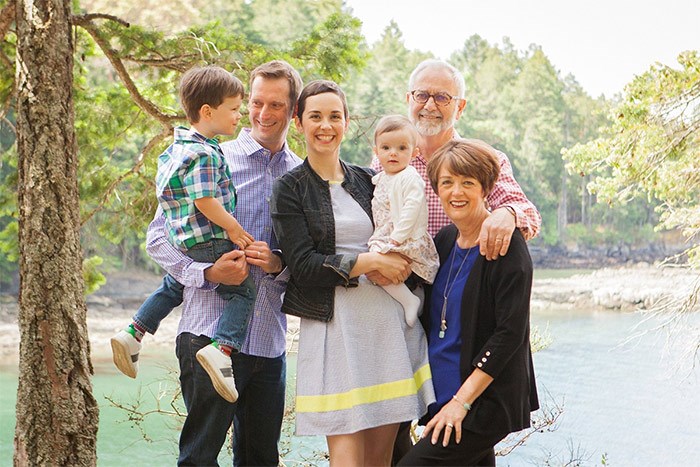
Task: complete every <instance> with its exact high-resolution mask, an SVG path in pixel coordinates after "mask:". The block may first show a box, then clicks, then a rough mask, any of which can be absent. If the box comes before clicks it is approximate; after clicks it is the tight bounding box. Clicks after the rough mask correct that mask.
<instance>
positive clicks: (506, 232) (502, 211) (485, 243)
mask: <svg viewBox="0 0 700 467" xmlns="http://www.w3.org/2000/svg"><path fill="white" fill-rule="evenodd" d="M514 231H515V216H514V215H513V213H512V212H511V211H510V210H509V209H507V208H498V209H496V210H495V211H493V212H492V213H491V215H490V216H489V217H487V218H486V220H485V221H484V223H483V224H481V232H479V253H481V254H482V255H483V256H485V257H486V259H487V260H489V261H491V260H494V259H496V258H498V255H501V256H504V255H505V254H506V253H507V252H508V247H510V239H511V237H512V236H513V232H514Z"/></svg>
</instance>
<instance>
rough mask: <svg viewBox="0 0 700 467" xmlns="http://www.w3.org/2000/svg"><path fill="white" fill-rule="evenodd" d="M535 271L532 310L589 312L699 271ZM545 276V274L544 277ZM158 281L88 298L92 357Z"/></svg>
mask: <svg viewBox="0 0 700 467" xmlns="http://www.w3.org/2000/svg"><path fill="white" fill-rule="evenodd" d="M542 275H543V274H541V273H539V272H538V271H536V275H535V280H534V283H533V289H532V301H531V303H532V309H533V311H535V312H537V311H538V310H556V309H567V308H590V309H598V310H600V309H607V310H624V311H631V310H636V309H649V308H651V307H652V306H654V305H655V304H658V303H660V302H661V301H663V300H669V299H682V298H683V297H685V296H687V294H688V293H689V291H690V290H692V287H697V286H698V284H700V271H692V270H689V269H687V268H682V267H663V268H660V267H656V266H652V265H650V264H648V263H638V264H636V265H633V266H626V267H607V268H603V269H597V270H593V271H585V270H584V271H582V272H581V273H579V274H573V275H569V276H568V277H560V278H542V277H541V276H542ZM544 275H546V274H544ZM160 280H161V277H160V276H158V275H155V274H151V273H147V272H143V271H128V272H118V273H115V274H112V275H110V276H109V278H108V282H107V284H105V285H104V286H103V287H102V288H101V289H100V290H99V291H97V292H96V293H95V294H92V295H90V296H88V297H87V306H88V317H87V321H88V330H89V333H90V342H91V349H92V353H93V355H101V356H105V355H109V353H110V349H109V338H110V337H111V336H112V335H113V334H114V333H116V332H117V331H118V330H119V329H121V328H122V327H123V326H125V325H126V324H128V323H129V320H130V318H131V316H132V314H133V313H134V310H136V309H137V308H138V306H139V305H140V304H141V302H142V301H143V300H144V299H145V298H146V297H147V296H148V294H149V293H150V292H151V291H153V290H155V288H157V287H158V285H159V283H160ZM17 309H18V306H17V297H16V296H13V295H0V362H2V363H3V364H16V361H17V358H18V349H19V332H18V331H17ZM179 316H180V313H179V310H175V311H174V312H173V314H172V315H171V316H169V317H168V318H167V319H165V320H164V321H163V322H162V324H161V328H160V329H159V330H158V333H157V334H156V335H155V336H148V344H147V345H148V346H158V347H164V348H172V347H173V346H174V341H175V335H176V333H177V325H178V321H179ZM297 334H298V320H297V319H296V318H294V317H290V319H289V334H288V344H289V348H290V350H293V349H294V344H295V337H296V336H297Z"/></svg>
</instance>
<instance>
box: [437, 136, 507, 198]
mask: <svg viewBox="0 0 700 467" xmlns="http://www.w3.org/2000/svg"><path fill="white" fill-rule="evenodd" d="M443 167H445V168H446V169H447V170H448V171H449V172H451V173H453V174H455V175H462V176H464V177H472V178H475V179H476V180H478V181H479V183H480V184H481V187H482V188H483V190H484V197H486V196H488V195H489V194H490V193H491V190H493V187H494V185H495V184H496V180H497V179H498V174H499V173H500V171H501V164H500V162H499V160H498V156H497V155H496V150H495V149H494V148H493V147H491V146H490V145H488V144H486V143H485V142H483V141H481V140H480V139H453V140H451V141H449V142H447V143H445V144H444V145H442V146H441V147H440V149H438V150H437V151H435V154H433V157H432V158H431V159H430V162H428V179H429V180H430V185H431V186H432V187H433V191H435V193H437V192H438V189H437V184H438V177H439V176H440V171H441V170H442V168H443Z"/></svg>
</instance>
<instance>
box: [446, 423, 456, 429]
mask: <svg viewBox="0 0 700 467" xmlns="http://www.w3.org/2000/svg"><path fill="white" fill-rule="evenodd" d="M447 426H448V427H449V428H454V427H455V426H454V425H453V424H451V423H448V424H447Z"/></svg>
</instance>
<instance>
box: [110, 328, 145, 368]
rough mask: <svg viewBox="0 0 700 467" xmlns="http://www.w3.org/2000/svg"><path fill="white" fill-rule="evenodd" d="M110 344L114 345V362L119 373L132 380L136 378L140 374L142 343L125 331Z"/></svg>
mask: <svg viewBox="0 0 700 467" xmlns="http://www.w3.org/2000/svg"><path fill="white" fill-rule="evenodd" d="M109 342H110V344H112V360H114V364H115V365H116V366H117V368H119V371H121V372H122V373H124V374H125V375H126V376H128V377H130V378H136V373H138V372H139V352H140V351H141V342H139V341H137V340H136V338H135V337H134V336H132V335H131V334H130V333H129V332H127V331H125V330H123V329H122V330H121V331H119V333H118V334H117V335H116V336H114V337H112V338H111V339H110V340H109Z"/></svg>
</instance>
